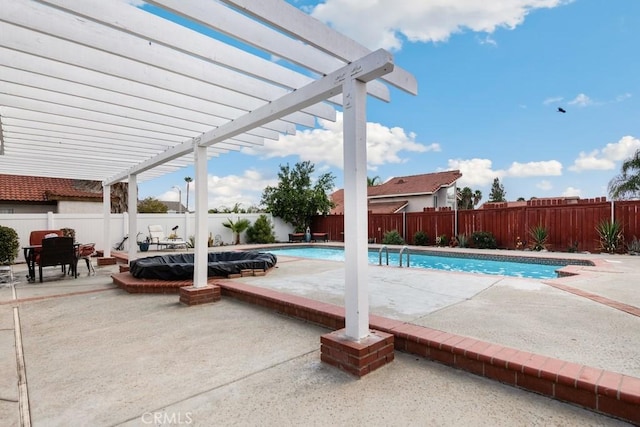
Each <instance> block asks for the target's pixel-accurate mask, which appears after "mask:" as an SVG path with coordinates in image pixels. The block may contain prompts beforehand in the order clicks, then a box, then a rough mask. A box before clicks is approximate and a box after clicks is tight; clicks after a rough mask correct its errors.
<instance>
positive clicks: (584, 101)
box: [569, 93, 593, 107]
mask: <svg viewBox="0 0 640 427" xmlns="http://www.w3.org/2000/svg"><path fill="white" fill-rule="evenodd" d="M592 104H593V101H592V100H591V98H589V97H588V96H587V95H585V94H584V93H579V94H578V95H577V96H576V97H575V98H573V99H572V100H571V101H569V105H577V106H578V107H586V106H588V105H592Z"/></svg>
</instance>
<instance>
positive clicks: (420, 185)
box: [367, 170, 462, 198]
mask: <svg viewBox="0 0 640 427" xmlns="http://www.w3.org/2000/svg"><path fill="white" fill-rule="evenodd" d="M461 177H462V174H461V173H460V171H459V170H453V171H446V172H436V173H425V174H422V175H410V176H400V177H396V178H391V179H390V180H388V181H387V182H385V183H384V184H380V185H374V186H371V187H368V191H367V193H368V197H369V198H378V197H390V196H399V195H402V196H404V195H419V194H422V195H424V194H433V193H435V192H437V191H438V190H439V189H440V188H442V187H448V186H450V185H452V184H453V183H454V182H455V181H456V180H458V179H460V178H461Z"/></svg>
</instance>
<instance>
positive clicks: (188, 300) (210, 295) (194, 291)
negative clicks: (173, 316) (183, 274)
mask: <svg viewBox="0 0 640 427" xmlns="http://www.w3.org/2000/svg"><path fill="white" fill-rule="evenodd" d="M216 301H220V286H217V285H207V286H203V287H200V288H196V287H194V286H184V287H182V288H180V302H181V303H183V304H186V305H197V304H207V303H210V302H216Z"/></svg>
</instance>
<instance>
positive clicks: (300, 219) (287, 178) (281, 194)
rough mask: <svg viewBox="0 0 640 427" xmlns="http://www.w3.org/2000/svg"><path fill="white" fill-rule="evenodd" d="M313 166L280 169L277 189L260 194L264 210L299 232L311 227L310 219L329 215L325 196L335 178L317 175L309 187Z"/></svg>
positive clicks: (330, 175)
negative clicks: (265, 208)
mask: <svg viewBox="0 0 640 427" xmlns="http://www.w3.org/2000/svg"><path fill="white" fill-rule="evenodd" d="M314 170H315V167H314V166H313V164H311V162H309V161H306V162H301V163H296V165H295V166H294V167H293V169H292V168H290V167H289V165H288V164H287V165H286V166H282V165H281V166H280V172H278V179H279V183H278V186H277V187H267V188H265V189H264V192H263V193H262V200H261V201H260V203H261V204H263V205H265V206H266V207H267V211H268V212H271V213H272V214H273V215H274V216H277V217H278V218H282V220H283V221H285V222H287V223H289V224H291V225H293V227H294V229H295V231H296V232H298V233H302V232H304V231H305V230H306V228H307V227H308V226H309V225H310V222H311V217H313V216H314V215H318V214H325V215H326V214H328V213H329V212H330V211H331V208H332V206H333V203H332V202H331V200H330V199H329V196H328V195H327V193H328V192H329V191H330V190H331V189H332V188H333V181H334V180H335V177H334V176H333V174H331V173H325V174H322V175H320V177H319V178H318V179H317V180H316V182H315V184H312V181H311V175H312V174H313V172H314Z"/></svg>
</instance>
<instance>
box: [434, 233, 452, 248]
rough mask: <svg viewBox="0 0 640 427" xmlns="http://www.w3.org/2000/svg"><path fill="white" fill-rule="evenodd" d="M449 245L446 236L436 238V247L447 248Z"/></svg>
mask: <svg viewBox="0 0 640 427" xmlns="http://www.w3.org/2000/svg"><path fill="white" fill-rule="evenodd" d="M448 244H449V238H448V237H447V235H446V234H441V235H439V236H438V237H436V245H438V246H447V245H448Z"/></svg>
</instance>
